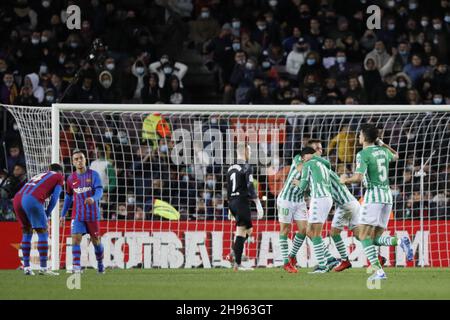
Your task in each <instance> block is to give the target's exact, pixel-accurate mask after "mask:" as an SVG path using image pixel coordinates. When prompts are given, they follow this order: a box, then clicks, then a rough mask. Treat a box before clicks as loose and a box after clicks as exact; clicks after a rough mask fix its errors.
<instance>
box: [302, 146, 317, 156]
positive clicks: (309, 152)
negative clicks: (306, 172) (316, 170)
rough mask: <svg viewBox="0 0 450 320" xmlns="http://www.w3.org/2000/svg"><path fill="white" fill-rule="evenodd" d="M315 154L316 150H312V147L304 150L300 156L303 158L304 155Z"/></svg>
mask: <svg viewBox="0 0 450 320" xmlns="http://www.w3.org/2000/svg"><path fill="white" fill-rule="evenodd" d="M314 153H316V150H314V149H313V148H311V147H305V148H303V150H302V151H301V152H300V155H301V156H302V157H303V156H304V155H307V154H314Z"/></svg>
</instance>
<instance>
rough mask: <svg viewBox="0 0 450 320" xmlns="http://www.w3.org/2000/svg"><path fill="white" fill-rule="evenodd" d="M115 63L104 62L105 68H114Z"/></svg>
mask: <svg viewBox="0 0 450 320" xmlns="http://www.w3.org/2000/svg"><path fill="white" fill-rule="evenodd" d="M114 67H115V64H114V63H108V64H106V69H108V70H114Z"/></svg>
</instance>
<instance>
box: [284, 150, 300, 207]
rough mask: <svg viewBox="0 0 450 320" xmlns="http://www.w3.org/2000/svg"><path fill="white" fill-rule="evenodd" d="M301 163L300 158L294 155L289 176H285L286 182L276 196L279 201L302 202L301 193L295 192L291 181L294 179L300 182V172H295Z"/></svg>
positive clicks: (295, 189)
mask: <svg viewBox="0 0 450 320" xmlns="http://www.w3.org/2000/svg"><path fill="white" fill-rule="evenodd" d="M301 163H302V158H301V157H300V155H299V154H298V155H296V156H295V157H294V159H292V164H291V169H290V170H289V174H288V175H287V178H286V181H285V182H284V185H283V189H281V192H280V194H279V195H278V198H279V199H282V200H288V201H292V202H303V201H304V198H303V192H300V191H299V190H297V188H296V187H295V185H294V184H292V181H293V180H294V179H297V180H300V178H301V172H299V171H298V170H297V166H298V165H299V164H301Z"/></svg>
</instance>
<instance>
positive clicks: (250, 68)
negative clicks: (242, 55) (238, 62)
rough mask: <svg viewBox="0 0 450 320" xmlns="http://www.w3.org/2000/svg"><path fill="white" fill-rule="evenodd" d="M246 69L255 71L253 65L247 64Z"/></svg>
mask: <svg viewBox="0 0 450 320" xmlns="http://www.w3.org/2000/svg"><path fill="white" fill-rule="evenodd" d="M245 67H246V68H247V69H248V70H252V69H253V63H251V62H247V63H246V64H245Z"/></svg>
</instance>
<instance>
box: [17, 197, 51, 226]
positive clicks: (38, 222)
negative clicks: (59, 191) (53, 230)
mask: <svg viewBox="0 0 450 320" xmlns="http://www.w3.org/2000/svg"><path fill="white" fill-rule="evenodd" d="M22 209H23V211H24V212H25V214H26V216H27V218H28V221H29V222H30V224H31V227H32V228H33V229H37V228H41V229H47V227H48V223H47V215H46V214H45V209H44V205H43V204H42V203H40V202H39V201H38V200H37V199H36V198H35V197H33V196H32V195H31V194H25V195H23V196H22Z"/></svg>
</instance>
